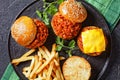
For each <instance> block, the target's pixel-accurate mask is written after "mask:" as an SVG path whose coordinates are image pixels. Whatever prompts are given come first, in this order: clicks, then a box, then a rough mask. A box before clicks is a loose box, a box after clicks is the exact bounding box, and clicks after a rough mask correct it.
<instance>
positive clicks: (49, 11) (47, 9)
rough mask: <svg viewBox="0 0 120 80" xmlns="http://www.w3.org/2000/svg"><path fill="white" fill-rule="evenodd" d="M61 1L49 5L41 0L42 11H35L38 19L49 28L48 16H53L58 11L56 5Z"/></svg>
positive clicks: (61, 0) (57, 0)
mask: <svg viewBox="0 0 120 80" xmlns="http://www.w3.org/2000/svg"><path fill="white" fill-rule="evenodd" d="M61 2H63V0H56V1H53V2H51V3H48V2H47V1H46V0H43V8H44V10H43V11H39V10H36V13H37V15H38V17H39V18H40V19H41V20H42V21H43V22H44V23H45V24H46V25H47V26H48V27H49V28H50V27H51V25H50V19H49V17H48V15H50V16H52V15H54V14H55V13H56V12H57V11H58V9H57V7H56V5H59V4H60V3H61Z"/></svg>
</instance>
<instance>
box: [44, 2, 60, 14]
mask: <svg viewBox="0 0 120 80" xmlns="http://www.w3.org/2000/svg"><path fill="white" fill-rule="evenodd" d="M57 11H58V9H57V7H56V6H55V5H54V4H51V6H50V7H49V8H48V9H47V10H46V12H47V13H48V14H50V15H54V14H55V13H56V12H57Z"/></svg>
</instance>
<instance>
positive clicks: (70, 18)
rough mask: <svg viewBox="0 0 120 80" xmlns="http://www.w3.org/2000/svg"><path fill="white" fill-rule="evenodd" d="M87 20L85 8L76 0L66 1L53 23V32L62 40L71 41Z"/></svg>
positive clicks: (54, 17)
mask: <svg viewBox="0 0 120 80" xmlns="http://www.w3.org/2000/svg"><path fill="white" fill-rule="evenodd" d="M86 18H87V11H86V9H85V8H84V6H83V5H82V4H81V3H80V2H77V1H76V0H66V1H64V2H62V3H61V4H60V5H59V12H57V13H56V14H55V15H54V16H53V18H52V21H51V25H52V28H53V31H54V32H55V34H56V35H57V36H59V37H60V38H62V39H66V40H70V39H73V38H74V37H76V36H77V35H78V33H79V31H80V28H81V26H82V22H83V21H84V20H85V19H86Z"/></svg>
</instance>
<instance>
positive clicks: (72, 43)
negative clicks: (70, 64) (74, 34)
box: [56, 36, 76, 57]
mask: <svg viewBox="0 0 120 80" xmlns="http://www.w3.org/2000/svg"><path fill="white" fill-rule="evenodd" d="M75 43H76V42H75V40H71V41H70V42H69V43H68V45H67V46H66V45H64V40H63V39H61V38H60V37H58V36H57V38H56V44H57V48H56V50H57V51H61V50H62V48H67V50H66V53H68V55H69V57H71V56H72V51H73V50H74V49H75Z"/></svg>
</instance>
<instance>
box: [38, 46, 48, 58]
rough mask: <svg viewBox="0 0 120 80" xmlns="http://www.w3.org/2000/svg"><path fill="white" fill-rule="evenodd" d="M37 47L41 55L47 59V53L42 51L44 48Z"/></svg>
mask: <svg viewBox="0 0 120 80" xmlns="http://www.w3.org/2000/svg"><path fill="white" fill-rule="evenodd" d="M38 49H39V52H40V53H41V54H42V56H43V57H44V58H45V59H46V60H47V59H48V58H49V57H48V55H47V54H46V53H45V52H44V50H43V49H42V48H40V47H39V48H38Z"/></svg>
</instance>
